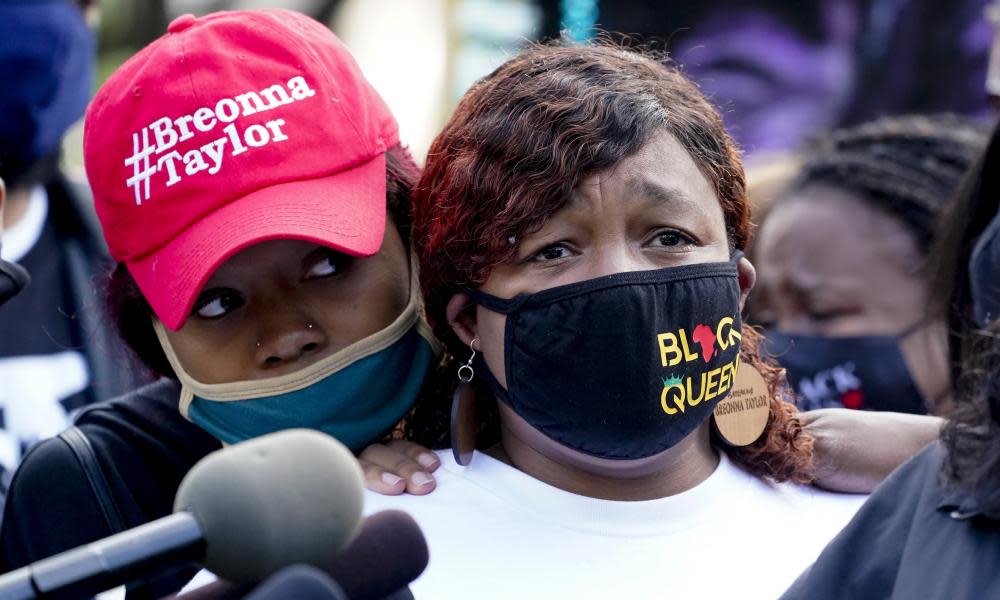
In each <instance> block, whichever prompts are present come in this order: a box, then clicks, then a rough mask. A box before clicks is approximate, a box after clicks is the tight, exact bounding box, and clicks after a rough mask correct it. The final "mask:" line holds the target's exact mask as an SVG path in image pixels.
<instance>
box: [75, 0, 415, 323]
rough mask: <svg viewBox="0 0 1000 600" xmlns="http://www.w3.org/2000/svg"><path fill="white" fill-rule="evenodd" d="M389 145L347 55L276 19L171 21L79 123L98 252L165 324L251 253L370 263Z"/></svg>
mask: <svg viewBox="0 0 1000 600" xmlns="http://www.w3.org/2000/svg"><path fill="white" fill-rule="evenodd" d="M398 143H399V135H398V130H397V126H396V121H395V119H394V118H393V116H392V114H391V113H390V112H389V109H388V108H387V107H386V105H385V103H384V102H383V101H382V99H381V98H380V97H379V95H378V93H377V92H376V91H375V90H374V89H373V88H372V87H371V85H370V84H369V83H368V82H367V81H366V80H365V78H364V76H363V75H362V74H361V71H360V69H359V68H358V65H357V63H356V62H355V61H354V59H353V58H352V57H351V55H350V53H349V52H348V50H347V48H346V47H345V46H344V45H343V44H342V43H341V42H340V40H338V39H337V38H336V37H335V36H334V35H333V33H331V32H330V31H329V30H328V29H327V28H326V27H324V26H323V25H321V24H319V23H317V22H316V21H314V20H312V19H310V18H309V17H306V16H304V15H301V14H299V13H295V12H291V11H284V10H264V11H236V12H222V13H215V14H211V15H208V16H206V17H203V18H195V17H193V16H191V15H185V16H182V17H179V18H178V19H176V20H175V21H174V22H173V23H171V24H170V27H169V28H168V31H167V34H166V35H164V36H163V37H161V38H159V39H158V40H156V41H154V42H153V43H152V44H150V45H149V46H147V47H146V48H144V49H143V50H141V51H140V52H139V53H137V54H136V55H135V56H133V57H132V58H131V59H129V60H128V61H127V62H126V63H125V64H124V65H123V66H122V67H121V68H119V69H118V70H117V71H116V72H115V73H114V74H113V75H112V76H111V77H110V78H109V79H108V81H107V82H106V83H105V84H104V86H103V87H102V88H101V89H100V90H99V91H98V93H97V95H96V97H95V98H94V101H93V102H92V103H91V106H90V108H89V109H88V111H87V118H86V123H85V129H84V156H85V161H86V168H87V175H88V177H89V179H90V184H91V187H92V188H93V190H94V200H95V205H96V208H97V214H98V217H99V218H100V220H101V225H102V226H103V228H104V236H105V239H106V240H107V242H108V247H109V249H110V251H111V255H112V256H113V257H114V258H115V259H116V260H118V261H121V262H124V263H125V264H126V265H127V266H128V269H129V272H130V273H131V274H132V276H133V278H135V280H136V283H137V284H138V285H139V288H140V289H141V290H142V292H143V295H144V296H145V297H146V299H147V300H148V301H149V304H150V306H151V307H152V308H153V311H154V312H155V313H156V315H157V317H158V318H159V319H160V320H161V321H162V322H163V324H164V325H165V326H166V327H168V328H170V329H174V330H176V329H179V328H180V327H181V326H183V324H184V322H185V319H186V318H187V315H188V313H190V311H191V307H192V306H193V304H194V301H195V299H196V297H197V295H198V293H199V292H200V291H201V288H202V287H203V286H204V284H205V282H206V281H207V280H208V278H209V277H210V276H211V275H212V273H213V272H214V271H215V270H216V269H217V268H218V267H219V265H221V264H222V263H223V262H225V260H227V259H228V258H229V257H231V256H232V255H233V254H235V253H237V252H239V251H240V250H242V249H244V248H246V247H248V246H251V245H253V244H257V243H260V242H263V241H267V240H273V239H300V240H306V241H310V242H314V243H317V244H322V245H324V246H329V247H331V248H334V249H336V250H339V251H342V252H345V253H347V254H351V255H354V256H370V255H372V254H374V253H376V252H377V251H378V249H379V248H380V247H381V244H382V236H383V233H384V228H385V210H386V204H385V151H386V150H387V149H388V148H390V147H392V146H394V145H396V144H398Z"/></svg>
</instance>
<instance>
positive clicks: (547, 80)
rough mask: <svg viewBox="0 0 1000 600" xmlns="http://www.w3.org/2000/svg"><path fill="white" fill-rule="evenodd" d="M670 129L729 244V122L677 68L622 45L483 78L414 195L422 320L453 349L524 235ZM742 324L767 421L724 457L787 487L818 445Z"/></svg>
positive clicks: (733, 154) (740, 225) (739, 194)
mask: <svg viewBox="0 0 1000 600" xmlns="http://www.w3.org/2000/svg"><path fill="white" fill-rule="evenodd" d="M660 130H666V131H668V132H669V133H670V134H672V135H673V136H674V137H675V138H676V139H677V140H678V141H679V142H680V143H681V144H682V145H683V146H684V148H686V149H687V151H688V152H689V153H690V154H691V156H692V158H693V159H694V161H695V163H696V164H697V165H698V167H699V168H700V169H701V171H702V173H704V174H705V177H706V178H707V179H708V181H710V182H711V183H712V184H713V185H714V187H715V192H716V195H717V197H718V199H719V202H720V204H721V205H722V209H723V212H724V214H725V222H726V230H727V234H728V238H729V241H730V245H731V246H732V247H733V248H740V249H742V248H744V247H746V245H747V242H748V240H749V237H750V220H749V219H750V209H749V205H748V202H747V196H746V179H745V175H744V172H743V165H742V162H741V160H740V155H739V151H738V149H737V148H736V145H735V143H734V142H733V140H732V139H731V138H730V137H729V135H728V134H727V133H726V130H725V129H724V127H723V125H722V119H721V118H720V117H719V114H718V113H717V112H716V110H715V109H714V108H713V107H712V106H711V105H710V104H709V102H708V101H707V100H706V99H705V97H704V96H703V95H702V94H701V92H700V91H699V90H698V89H697V87H696V86H695V85H694V84H693V83H691V81H690V80H688V79H687V78H686V77H685V76H684V75H683V74H681V73H680V71H678V70H677V69H676V68H674V67H672V66H670V65H668V64H666V63H665V62H660V61H658V60H656V59H655V58H653V57H651V56H647V55H643V54H640V53H638V52H634V51H630V50H626V49H623V48H620V47H613V46H608V45H597V46H565V47H563V46H542V45H534V46H532V47H530V48H528V49H527V50H525V51H523V52H521V53H520V54H518V55H517V56H515V57H514V58H512V59H511V60H509V61H507V62H506V63H505V64H503V65H502V66H501V67H500V68H498V69H497V70H496V71H494V72H493V73H491V74H490V75H488V76H486V77H485V78H483V79H482V80H480V81H479V82H477V83H476V84H475V85H474V86H473V87H472V89H471V90H469V92H467V93H466V95H465V97H464V98H463V99H462V101H461V102H460V103H459V105H458V107H457V109H456V110H455V113H454V115H453V116H452V118H451V120H450V121H449V123H448V124H447V125H446V127H445V129H444V130H443V131H442V132H441V134H440V135H438V137H437V138H436V139H435V141H434V144H433V145H432V146H431V149H430V152H429V154H428V158H427V163H426V166H425V168H424V173H423V176H422V177H421V178H420V181H419V182H418V184H417V186H416V188H415V190H414V203H413V239H414V243H415V246H416V251H417V255H418V257H419V259H420V267H421V278H422V282H423V289H424V294H425V297H426V301H427V308H428V314H429V316H430V318H431V320H432V321H433V322H434V323H435V324H436V331H437V333H438V334H439V335H440V336H441V338H442V339H443V340H445V342H446V343H448V344H449V346H450V347H451V348H453V349H454V350H455V351H458V350H459V349H460V348H461V346H460V345H457V344H458V341H457V338H455V336H454V334H453V332H451V331H450V327H449V326H448V323H447V319H446V318H445V306H446V304H447V302H448V300H449V299H450V298H451V296H452V295H453V294H455V293H456V292H459V291H461V290H463V289H465V288H468V287H470V286H475V285H479V284H481V283H483V282H484V281H485V280H486V278H487V277H488V276H489V274H490V271H491V270H492V269H493V268H494V267H495V266H497V265H499V264H501V263H504V262H505V261H508V260H510V259H511V258H512V257H513V255H514V253H515V252H516V249H517V243H516V242H517V240H519V239H521V238H522V236H524V235H525V234H527V233H530V232H531V231H533V230H536V229H537V228H538V227H540V226H541V225H542V224H543V223H544V222H545V220H546V219H548V218H549V217H550V216H551V215H552V214H553V213H555V212H556V211H558V210H559V209H560V208H562V207H563V206H564V205H565V204H566V203H567V202H568V200H569V198H570V195H571V192H572V190H573V189H574V188H575V187H576V186H577V184H578V183H579V181H580V180H581V178H583V177H585V176H587V175H588V174H590V173H592V172H594V171H597V170H600V169H604V168H608V167H611V166H613V165H615V164H617V163H618V162H619V161H621V160H622V159H623V158H625V157H627V156H629V155H631V154H633V153H634V152H636V151H637V150H638V149H639V148H640V147H641V146H642V145H643V144H644V143H645V142H646V141H647V140H648V139H649V138H650V137H651V136H652V135H653V133H655V132H657V131H660ZM758 338H759V334H757V333H756V332H754V331H753V330H751V329H749V328H745V329H744V336H743V350H742V354H743V359H744V360H745V361H746V362H748V363H750V364H753V365H755V366H757V368H758V369H759V370H761V371H762V373H763V374H764V376H765V377H766V378H767V380H768V381H769V383H770V384H771V387H772V392H773V394H772V396H773V398H774V400H773V401H772V404H771V420H770V423H769V426H768V430H767V432H766V433H765V435H763V436H762V437H761V439H760V440H758V442H756V443H755V444H754V445H752V446H749V447H747V448H741V449H730V450H729V452H730V454H732V455H733V457H734V459H736V460H737V461H738V462H740V463H741V464H743V465H744V466H746V467H747V468H748V469H749V470H750V471H752V472H754V473H756V474H758V475H765V476H769V477H772V478H775V479H779V480H796V481H807V480H808V479H809V478H810V476H811V465H812V438H811V437H810V436H809V435H808V434H807V433H805V432H803V430H802V426H801V423H800V422H799V420H798V418H797V417H796V413H795V408H794V407H793V406H792V405H791V404H788V403H785V402H783V401H782V400H783V398H784V396H783V394H784V392H783V391H782V387H781V386H782V385H783V384H781V383H780V381H779V380H780V378H781V374H780V370H779V369H777V368H775V367H773V366H772V365H769V364H767V363H766V362H765V361H764V360H763V358H762V357H761V356H760V355H759V353H758V350H757V341H758Z"/></svg>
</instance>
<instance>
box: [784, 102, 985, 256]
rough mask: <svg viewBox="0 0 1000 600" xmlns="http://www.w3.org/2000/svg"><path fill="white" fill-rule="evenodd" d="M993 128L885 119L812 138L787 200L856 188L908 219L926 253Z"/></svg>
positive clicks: (949, 119)
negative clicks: (818, 189)
mask: <svg viewBox="0 0 1000 600" xmlns="http://www.w3.org/2000/svg"><path fill="white" fill-rule="evenodd" d="M987 137H988V128H986V127H985V126H983V125H981V124H979V123H978V122H976V121H973V120H971V119H968V118H965V117H959V116H956V115H951V114H941V115H913V116H902V117H884V118H881V119H878V120H876V121H872V122H870V123H865V124H863V125H859V126H857V127H852V128H848V129H841V130H837V131H835V132H833V133H831V134H829V135H827V136H825V137H823V138H821V139H819V140H817V141H816V142H815V143H813V144H812V145H811V146H810V147H809V148H808V149H807V152H806V158H805V162H804V163H803V165H802V167H801V171H800V173H799V175H798V177H796V179H795V180H793V182H792V183H791V185H790V186H789V188H788V189H787V190H786V191H785V194H783V196H782V199H779V203H780V202H782V201H783V200H784V199H787V198H790V197H791V196H792V195H793V194H794V195H796V196H797V197H805V196H808V195H803V194H796V192H801V191H802V190H803V189H804V188H807V187H813V186H824V187H832V188H835V189H838V190H843V191H846V192H849V193H851V195H852V196H855V197H857V198H859V199H860V200H862V201H864V202H868V203H870V204H871V205H873V206H874V207H875V208H879V209H881V210H884V211H886V212H888V213H889V214H891V215H892V216H894V217H896V218H897V219H898V220H899V221H901V222H902V223H903V224H904V225H905V226H906V228H907V230H908V231H910V232H911V233H912V234H913V236H914V237H915V239H916V241H917V242H918V248H921V249H922V251H923V252H926V251H927V248H928V247H929V246H930V244H931V242H932V240H933V238H934V232H935V229H936V227H937V223H938V220H939V217H940V215H941V213H942V210H943V209H944V207H945V206H946V205H947V203H948V201H949V200H950V198H951V197H952V196H953V195H954V193H955V190H956V188H957V187H958V184H959V182H960V181H961V179H962V177H963V175H965V173H966V171H968V170H969V168H970V167H971V166H972V165H973V163H974V162H975V161H976V158H977V157H978V155H979V153H980V152H981V151H982V149H983V148H984V147H985V146H986V140H987Z"/></svg>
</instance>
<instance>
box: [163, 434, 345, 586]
mask: <svg viewBox="0 0 1000 600" xmlns="http://www.w3.org/2000/svg"><path fill="white" fill-rule="evenodd" d="M363 494H364V482H363V477H362V474H361V467H360V465H359V464H358V462H357V460H355V458H354V455H353V454H351V451H350V450H348V449H347V448H346V447H345V446H344V445H343V444H341V443H340V442H338V441H337V440H335V439H334V438H332V437H330V436H328V435H326V434H325V433H321V432H318V431H314V430H306V429H289V430H285V431H280V432H278V433H272V434H269V435H265V436H261V437H258V438H255V439H252V440H249V441H246V442H242V443H240V444H236V445H233V446H229V447H227V448H224V449H222V450H218V451H216V452H213V453H212V454H210V455H208V456H206V457H205V458H204V459H202V460H201V462H199V463H198V464H196V465H195V466H194V467H193V468H192V469H191V471H189V472H188V474H187V476H186V477H185V478H184V480H183V481H182V482H181V485H180V487H179V488H178V490H177V496H176V498H175V500H174V510H175V511H188V512H190V513H191V514H193V515H194V517H195V518H196V519H197V520H198V523H199V525H201V527H202V531H203V532H204V534H205V560H204V563H203V564H204V565H205V567H207V568H208V569H209V570H211V571H212V572H214V573H215V574H216V575H218V576H219V577H222V578H224V579H228V580H230V581H233V582H236V583H256V582H258V581H261V580H262V579H264V578H266V577H268V576H269V575H271V574H272V573H275V572H276V571H278V570H279V569H281V568H283V567H287V566H290V565H293V564H298V563H304V564H309V565H322V564H323V563H324V562H326V561H329V557H330V555H331V554H333V553H336V552H338V551H339V550H341V549H342V548H344V547H345V546H346V545H347V544H349V543H350V542H351V541H352V540H353V539H354V537H355V535H356V534H357V532H358V530H359V528H360V523H361V510H362V502H363Z"/></svg>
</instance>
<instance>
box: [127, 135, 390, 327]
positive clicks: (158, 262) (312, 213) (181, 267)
mask: <svg viewBox="0 0 1000 600" xmlns="http://www.w3.org/2000/svg"><path fill="white" fill-rule="evenodd" d="M385 212H386V201H385V155H379V156H378V157H376V158H375V159H373V160H371V161H369V162H367V163H365V164H363V165H360V166H358V167H355V168H353V169H350V170H348V171H341V172H340V173H337V174H335V175H331V176H328V177H321V178H318V179H310V180H306V181H293V182H288V183H281V184H278V185H274V186H270V187H267V188H264V189H260V190H257V191H255V192H253V193H251V194H248V195H246V196H244V197H242V198H240V199H238V200H234V201H233V202H230V203H229V204H227V205H225V206H223V207H222V208H219V209H218V210H216V211H214V212H212V213H209V214H208V215H206V216H204V217H202V218H201V219H199V220H198V221H197V222H196V223H195V224H194V225H192V226H191V227H189V228H188V229H186V230H185V231H184V232H182V233H181V234H180V235H178V236H177V237H176V238H174V239H173V240H171V241H170V242H168V243H167V244H166V245H164V246H163V247H162V248H160V249H159V250H157V251H155V252H153V253H152V254H149V255H148V256H145V257H143V258H142V259H140V260H136V261H133V262H130V263H128V269H129V272H130V273H131V274H132V277H133V278H135V281H136V283H137V284H138V285H139V289H140V290H142V293H143V295H144V296H145V297H146V300H147V301H148V302H149V305H150V306H151V307H152V309H153V312H155V313H156V316H157V317H159V319H160V321H162V322H163V324H164V325H165V326H166V327H167V328H168V329H171V330H173V331H176V330H178V329H180V328H181V327H182V326H183V325H184V322H185V321H186V320H187V317H188V314H190V312H191V309H192V307H193V306H194V302H195V300H196V298H197V297H198V294H199V293H201V290H202V288H203V287H204V285H205V283H206V282H207V281H208V279H209V278H210V277H211V276H212V274H213V273H214V272H215V270H216V269H218V268H219V266H220V265H222V263H224V262H225V261H226V260H228V259H229V258H230V257H232V256H233V255H234V254H236V253H237V252H239V251H240V250H243V249H245V248H248V247H250V246H253V245H254V244H259V243H261V242H266V241H269V240H278V239H296V240H304V241H308V242H313V243H316V244H320V245H323V246H328V247H330V248H333V249H335V250H338V251H341V252H344V253H346V254H350V255H352V256H371V255H373V254H375V253H376V252H378V250H379V248H381V246H382V237H383V235H384V233H385Z"/></svg>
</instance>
